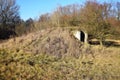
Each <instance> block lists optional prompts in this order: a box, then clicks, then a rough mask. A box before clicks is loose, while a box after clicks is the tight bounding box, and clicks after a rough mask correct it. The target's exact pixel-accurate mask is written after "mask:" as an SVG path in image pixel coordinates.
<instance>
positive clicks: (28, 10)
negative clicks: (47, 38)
mask: <svg viewBox="0 0 120 80" xmlns="http://www.w3.org/2000/svg"><path fill="white" fill-rule="evenodd" d="M16 1H17V4H18V5H19V6H20V10H19V12H20V16H21V18H22V19H24V20H26V19H28V18H30V17H31V18H33V19H34V18H37V17H38V16H39V15H41V14H44V13H47V12H48V13H50V12H52V11H54V10H55V8H56V7H57V6H58V5H62V6H65V5H68V4H73V3H83V2H84V1H85V0H16Z"/></svg>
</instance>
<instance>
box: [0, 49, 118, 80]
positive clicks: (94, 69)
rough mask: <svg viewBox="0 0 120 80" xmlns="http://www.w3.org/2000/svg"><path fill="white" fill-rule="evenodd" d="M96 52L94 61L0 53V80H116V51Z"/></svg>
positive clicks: (83, 58)
mask: <svg viewBox="0 0 120 80" xmlns="http://www.w3.org/2000/svg"><path fill="white" fill-rule="evenodd" d="M115 49H116V51H114V50H115ZM99 50H100V49H98V48H96V54H95V58H93V57H92V56H91V55H88V54H87V55H85V54H82V56H81V57H79V58H75V57H70V56H66V57H64V58H58V57H56V56H52V55H49V54H27V53H22V52H16V51H9V50H0V80H8V79H9V80H83V79H85V80H119V79H120V67H119V66H120V53H119V49H117V48H108V49H106V50H102V51H99ZM98 51H99V52H98Z"/></svg>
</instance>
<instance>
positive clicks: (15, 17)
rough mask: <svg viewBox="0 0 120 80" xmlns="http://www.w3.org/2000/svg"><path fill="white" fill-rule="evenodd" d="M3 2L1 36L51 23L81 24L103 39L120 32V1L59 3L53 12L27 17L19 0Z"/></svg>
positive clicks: (115, 36)
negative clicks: (19, 4)
mask: <svg viewBox="0 0 120 80" xmlns="http://www.w3.org/2000/svg"><path fill="white" fill-rule="evenodd" d="M0 6H1V7H0V39H6V38H9V37H10V36H20V35H22V34H27V33H29V32H32V31H36V30H39V29H42V28H47V27H70V28H74V27H78V29H81V30H84V31H86V32H87V33H88V34H90V35H92V37H94V38H97V39H99V40H101V41H102V40H104V39H105V38H106V37H110V38H113V37H114V38H118V37H119V35H120V2H116V3H114V4H113V3H108V2H104V3H99V2H98V1H97V0H88V1H86V2H85V3H84V4H83V5H80V4H71V5H67V6H58V7H57V8H56V9H55V11H53V12H52V13H46V14H43V15H40V17H39V18H38V19H37V20H33V19H31V18H30V19H28V20H26V21H24V20H22V19H21V18H20V16H19V6H18V5H16V3H15V0H0Z"/></svg>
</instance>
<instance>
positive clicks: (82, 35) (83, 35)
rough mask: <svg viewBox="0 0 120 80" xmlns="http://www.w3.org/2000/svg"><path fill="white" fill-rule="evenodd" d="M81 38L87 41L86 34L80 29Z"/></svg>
mask: <svg viewBox="0 0 120 80" xmlns="http://www.w3.org/2000/svg"><path fill="white" fill-rule="evenodd" d="M80 40H81V41H82V42H84V41H85V34H84V32H83V31H80Z"/></svg>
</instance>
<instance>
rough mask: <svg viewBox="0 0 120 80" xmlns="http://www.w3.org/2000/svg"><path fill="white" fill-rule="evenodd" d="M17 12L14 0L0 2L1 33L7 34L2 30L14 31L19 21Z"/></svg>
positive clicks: (17, 7) (1, 0) (17, 8)
mask: <svg viewBox="0 0 120 80" xmlns="http://www.w3.org/2000/svg"><path fill="white" fill-rule="evenodd" d="M18 10H19V6H18V5H16V1H15V0H0V29H1V31H3V32H4V33H8V32H7V31H4V30H8V31H9V30H12V31H14V30H15V24H16V23H18V22H19V20H20V16H19V12H18ZM1 35H2V34H1ZM3 35H4V34H3ZM8 35H10V34H8Z"/></svg>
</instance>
